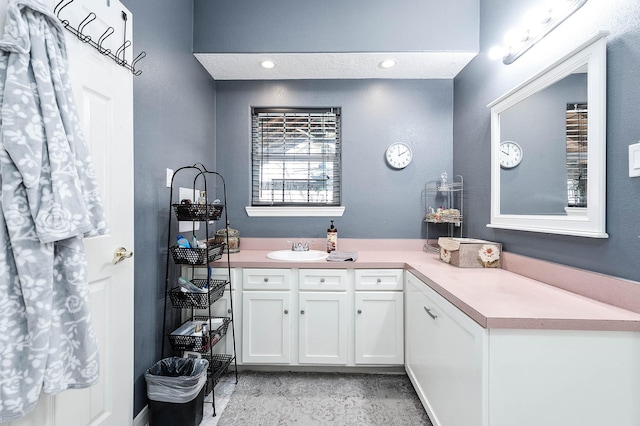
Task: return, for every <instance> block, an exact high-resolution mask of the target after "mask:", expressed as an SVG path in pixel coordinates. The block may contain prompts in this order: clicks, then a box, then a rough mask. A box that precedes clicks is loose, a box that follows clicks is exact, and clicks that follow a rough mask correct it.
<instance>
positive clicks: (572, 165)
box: [487, 32, 608, 238]
mask: <svg viewBox="0 0 640 426" xmlns="http://www.w3.org/2000/svg"><path fill="white" fill-rule="evenodd" d="M607 34H608V33H607V32H600V33H598V34H597V35H596V36H594V37H592V38H591V39H590V40H589V41H587V42H586V43H584V44H583V45H581V46H580V47H579V48H577V49H575V50H573V51H572V52H571V53H569V54H568V55H566V56H565V57H563V58H562V59H560V60H559V61H557V62H556V63H554V64H553V65H551V66H550V67H548V68H546V69H545V70H543V71H542V72H540V73H538V74H537V75H535V76H533V77H532V78H531V79H529V80H527V81H526V82H524V83H523V84H521V85H519V86H518V87H516V88H514V89H513V90H511V91H510V92H508V93H507V94H505V95H504V96H501V97H500V98H498V99H496V100H495V101H494V102H492V103H491V104H489V107H490V108H491V223H490V224H488V225H487V226H488V227H492V228H503V229H516V230H522V231H532V232H543V233H551V234H564V235H576V236H582V237H592V238H607V237H608V235H607V233H606V230H605V214H606V49H607V46H606V36H607Z"/></svg>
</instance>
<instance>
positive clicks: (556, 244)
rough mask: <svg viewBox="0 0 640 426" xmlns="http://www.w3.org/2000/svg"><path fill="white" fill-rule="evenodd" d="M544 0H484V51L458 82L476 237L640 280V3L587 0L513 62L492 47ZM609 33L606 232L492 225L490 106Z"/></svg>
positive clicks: (461, 169) (457, 114) (461, 155)
mask: <svg viewBox="0 0 640 426" xmlns="http://www.w3.org/2000/svg"><path fill="white" fill-rule="evenodd" d="M542 3H543V2H542V1H541V0H526V1H525V0H523V1H518V2H514V1H510V0H483V1H482V2H481V9H480V20H481V26H480V43H481V45H480V49H481V51H480V53H479V55H478V56H477V57H476V58H475V59H474V60H473V61H472V62H471V63H470V64H469V65H468V66H467V67H466V68H465V69H464V70H463V71H462V72H461V73H460V74H459V75H458V76H457V77H456V78H455V79H454V133H453V136H454V148H453V154H454V159H455V160H454V171H455V172H456V173H460V174H462V175H464V177H465V182H468V185H467V188H468V191H467V193H468V201H467V204H466V205H465V208H466V212H465V213H467V214H466V217H467V218H468V221H467V224H468V228H467V230H468V232H467V234H468V235H469V236H472V237H477V238H486V239H490V240H495V241H500V242H502V243H503V244H504V248H505V250H508V251H511V252H514V253H520V254H523V255H527V256H532V257H535V258H539V259H545V260H551V261H554V262H558V263H562V264H566V265H570V266H575V267H579V268H584V269H587V270H591V271H596V272H601V273H605V274H611V275H614V276H618V277H622V278H629V279H634V280H638V279H640V262H638V253H640V238H638V236H639V235H640V221H639V220H638V212H637V209H638V200H640V179H637V178H635V179H632V178H629V176H628V148H627V147H628V145H629V144H632V143H635V142H637V141H638V139H639V138H640V120H638V117H640V103H639V102H638V99H640V73H638V70H639V69H640V19H639V18H638V17H640V3H639V2H638V1H637V0H619V1H616V2H614V4H612V3H610V2H604V1H593V0H592V1H590V2H587V3H586V4H585V5H584V6H583V7H582V8H581V9H580V10H579V11H578V12H577V13H576V14H575V15H573V16H572V17H571V18H570V19H568V20H567V21H565V22H564V23H563V24H562V25H560V26H559V27H558V28H556V29H555V30H554V31H553V32H552V33H551V34H549V35H548V36H547V37H546V38H545V39H544V40H542V42H540V43H539V44H538V45H537V46H535V47H533V48H532V49H531V50H530V51H528V52H527V53H525V54H524V55H523V56H522V57H521V58H519V59H518V60H517V61H516V62H514V63H513V64H511V65H503V64H502V62H501V61H499V60H497V61H492V60H490V59H489V58H488V55H487V52H488V51H489V49H490V48H491V46H493V45H494V44H499V43H500V42H501V40H502V38H503V35H504V33H505V32H506V31H507V30H508V29H509V28H511V27H513V26H514V25H516V24H517V23H518V22H520V20H521V19H522V16H523V14H524V13H525V12H526V11H527V10H528V9H530V8H531V7H533V6H540V5H541V4H542ZM601 29H605V30H609V31H610V32H611V34H610V36H609V37H608V43H607V44H608V47H607V55H608V58H607V66H608V71H607V78H608V84H607V232H608V233H609V236H610V237H609V238H608V239H591V238H581V237H569V236H559V235H548V234H542V233H530V232H521V231H507V230H499V229H490V228H486V224H487V223H489V220H490V198H489V194H490V181H491V179H490V136H491V135H490V114H489V108H487V104H489V103H490V102H492V101H493V100H494V99H496V98H498V97H499V96H501V95H503V94H504V93H506V92H507V91H509V90H510V89H511V88H512V87H514V86H516V85H517V84H519V83H521V82H523V81H525V80H526V79H527V78H529V77H530V76H532V75H533V74H535V73H537V72H538V71H540V70H542V69H543V68H545V66H547V65H548V64H550V63H551V62H552V61H553V60H555V59H556V58H559V57H561V56H562V54H563V53H566V52H568V51H569V50H570V49H571V48H574V47H576V46H578V45H579V44H580V43H581V42H582V41H584V40H586V39H587V38H588V37H589V36H590V35H592V34H594V33H595V32H596V31H597V30H601Z"/></svg>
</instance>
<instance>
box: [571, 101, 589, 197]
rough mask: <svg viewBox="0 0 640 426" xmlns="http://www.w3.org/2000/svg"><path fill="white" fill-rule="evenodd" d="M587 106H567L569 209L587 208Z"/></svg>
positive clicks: (584, 104)
mask: <svg viewBox="0 0 640 426" xmlns="http://www.w3.org/2000/svg"><path fill="white" fill-rule="evenodd" d="M588 114H589V110H588V108H587V104H586V103H583V104H567V194H568V203H567V205H568V206H569V207H587V177H588V176H587V170H588V167H587V158H588V148H587V147H588V137H587V136H588V133H589V131H588V130H589V129H588V126H587V123H588V121H589V120H588Z"/></svg>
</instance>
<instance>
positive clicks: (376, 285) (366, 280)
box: [355, 269, 404, 291]
mask: <svg viewBox="0 0 640 426" xmlns="http://www.w3.org/2000/svg"><path fill="white" fill-rule="evenodd" d="M355 272H356V290H384V291H394V290H398V291H401V290H402V289H403V281H404V280H403V273H404V271H403V270H402V269H356V271H355Z"/></svg>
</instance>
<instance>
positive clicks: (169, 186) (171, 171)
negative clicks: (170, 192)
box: [167, 169, 173, 188]
mask: <svg viewBox="0 0 640 426" xmlns="http://www.w3.org/2000/svg"><path fill="white" fill-rule="evenodd" d="M171 180H173V169H167V188H171Z"/></svg>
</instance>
